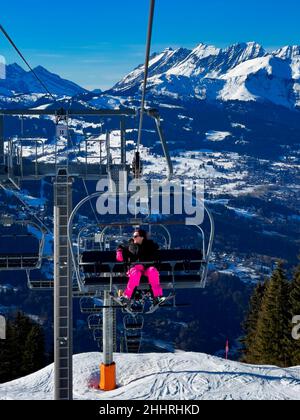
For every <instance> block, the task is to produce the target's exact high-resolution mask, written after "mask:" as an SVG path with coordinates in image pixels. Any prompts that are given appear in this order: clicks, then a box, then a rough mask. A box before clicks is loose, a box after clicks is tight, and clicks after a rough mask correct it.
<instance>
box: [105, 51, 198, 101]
mask: <svg viewBox="0 0 300 420" xmlns="http://www.w3.org/2000/svg"><path fill="white" fill-rule="evenodd" d="M190 52H191V51H190V50H187V49H185V48H178V49H176V50H173V49H172V48H167V49H165V50H164V51H163V52H162V53H160V54H156V53H155V54H153V55H152V56H151V58H150V62H149V77H152V76H155V75H161V74H163V73H165V72H167V71H168V70H169V69H170V68H172V67H174V66H176V65H177V64H178V63H180V62H181V61H183V60H184V59H185V58H186V57H187V56H188V55H189V54H190ZM144 68H145V66H144V65H140V66H138V67H137V68H136V69H134V70H133V72H131V73H129V74H128V75H127V76H126V77H124V79H122V80H121V81H120V82H119V83H117V84H116V85H115V86H114V88H113V90H114V91H115V92H119V93H125V92H128V91H130V90H132V89H133V88H138V87H139V85H140V84H141V83H142V81H143V79H144Z"/></svg>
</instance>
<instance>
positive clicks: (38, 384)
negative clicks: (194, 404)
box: [0, 352, 300, 400]
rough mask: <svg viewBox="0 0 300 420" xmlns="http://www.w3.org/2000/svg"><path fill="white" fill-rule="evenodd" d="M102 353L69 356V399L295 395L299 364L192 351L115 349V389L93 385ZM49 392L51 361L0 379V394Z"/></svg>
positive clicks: (299, 391) (299, 389) (299, 394)
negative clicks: (246, 360) (71, 385)
mask: <svg viewBox="0 0 300 420" xmlns="http://www.w3.org/2000/svg"><path fill="white" fill-rule="evenodd" d="M101 359H102V355H101V354H99V353H88V354H80V355H76V356H74V399H84V400H101V399H108V400H109V399H119V400H138V399H145V400H150V399H151V400H164V399H165V400H179V399H181V400H201V399H207V400H223V399H228V400H252V399H253V400H264V399H267V400H288V399H290V400H291V399H295V400H299V399H300V367H298V368H289V369H281V368H278V367H272V366H252V365H245V364H241V363H237V362H231V361H225V360H223V359H219V358H217V357H213V356H208V355H205V354H198V353H185V352H178V353H175V354H140V355H128V354H117V355H116V356H115V361H116V363H117V377H118V389H116V390H115V391H112V392H108V393H103V392H101V391H99V390H98V389H97V385H98V383H99V363H100V362H101ZM52 398H53V365H51V366H48V367H47V368H45V369H43V370H41V371H39V372H37V373H34V374H32V375H30V376H27V377H25V378H21V379H18V380H16V381H13V382H10V383H7V384H2V385H0V399H2V400H3V399H15V400H18V399H19V400H23V399H24V400H25V399H27V400H32V399H34V400H38V399H43V400H45V399H52Z"/></svg>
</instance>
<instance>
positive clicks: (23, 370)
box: [0, 312, 45, 383]
mask: <svg viewBox="0 0 300 420" xmlns="http://www.w3.org/2000/svg"><path fill="white" fill-rule="evenodd" d="M6 332H7V335H6V340H3V341H1V342H0V362H1V363H0V383H3V382H8V381H11V380H13V379H17V378H19V377H21V376H25V375H28V374H30V373H33V372H34V371H36V370H38V369H41V368H42V367H43V366H44V362H45V359H44V356H45V347H44V335H43V331H42V328H41V327H40V326H39V325H38V324H36V323H34V322H33V321H32V320H31V319H30V318H29V317H28V316H26V315H24V314H22V313H21V312H19V313H17V315H16V318H15V320H14V321H8V323H7V330H6Z"/></svg>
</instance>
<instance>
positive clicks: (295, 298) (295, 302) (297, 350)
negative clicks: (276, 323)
mask: <svg viewBox="0 0 300 420" xmlns="http://www.w3.org/2000/svg"><path fill="white" fill-rule="evenodd" d="M290 305H291V319H292V318H293V317H294V316H300V265H299V266H298V268H297V270H296V272H295V275H294V278H293V282H292V285H291V294H290ZM291 328H293V325H292V327H291ZM291 359H292V360H291V362H292V365H293V366H299V365H300V339H299V340H294V339H291Z"/></svg>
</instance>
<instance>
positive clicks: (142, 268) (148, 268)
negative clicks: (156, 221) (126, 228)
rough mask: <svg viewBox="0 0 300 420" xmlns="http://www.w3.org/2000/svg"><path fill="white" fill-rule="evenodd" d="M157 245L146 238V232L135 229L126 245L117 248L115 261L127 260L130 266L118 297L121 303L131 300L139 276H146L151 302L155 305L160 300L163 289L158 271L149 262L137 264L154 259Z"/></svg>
mask: <svg viewBox="0 0 300 420" xmlns="http://www.w3.org/2000/svg"><path fill="white" fill-rule="evenodd" d="M158 250H159V246H158V245H157V244H156V243H155V242H154V241H152V240H150V239H147V232H146V231H145V230H143V229H137V230H135V232H134V234H133V237H132V239H131V240H130V241H129V244H128V246H126V247H123V246H120V247H119V248H118V249H117V261H118V262H124V261H126V262H127V261H128V263H129V264H130V266H131V268H130V269H129V271H128V273H127V275H128V277H129V280H128V283H127V288H126V290H125V291H124V293H123V296H121V297H120V302H121V303H126V300H131V299H132V297H133V293H134V291H135V289H136V288H137V287H138V286H139V285H140V281H141V277H142V276H146V277H148V280H149V283H150V285H151V288H152V293H153V298H154V299H153V303H154V305H157V304H159V303H160V302H161V299H162V296H163V291H162V288H161V286H160V278H159V272H158V270H157V268H155V267H154V266H153V265H151V264H149V265H148V264H139V262H142V263H145V262H147V261H149V262H150V261H155V260H156V258H157V257H156V255H157V251H158Z"/></svg>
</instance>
